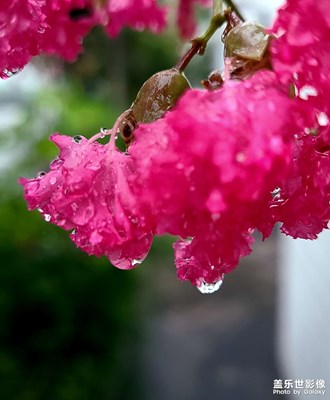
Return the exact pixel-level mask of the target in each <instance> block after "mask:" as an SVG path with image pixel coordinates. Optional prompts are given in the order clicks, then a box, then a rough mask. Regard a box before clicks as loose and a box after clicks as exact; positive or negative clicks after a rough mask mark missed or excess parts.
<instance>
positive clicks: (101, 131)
mask: <svg viewBox="0 0 330 400" xmlns="http://www.w3.org/2000/svg"><path fill="white" fill-rule="evenodd" d="M107 132H108V129H107V128H100V133H101V139H103V138H104V137H105V135H106V134H107Z"/></svg>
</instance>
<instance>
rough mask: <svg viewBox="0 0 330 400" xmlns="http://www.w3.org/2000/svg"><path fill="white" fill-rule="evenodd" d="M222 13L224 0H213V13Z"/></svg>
mask: <svg viewBox="0 0 330 400" xmlns="http://www.w3.org/2000/svg"><path fill="white" fill-rule="evenodd" d="M217 14H222V0H213V15H217Z"/></svg>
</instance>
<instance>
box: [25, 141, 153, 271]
mask: <svg viewBox="0 0 330 400" xmlns="http://www.w3.org/2000/svg"><path fill="white" fill-rule="evenodd" d="M51 141H52V142H54V143H55V144H56V145H57V146H58V148H59V149H60V153H59V157H58V158H57V159H55V160H54V161H53V162H52V163H51V164H50V171H49V172H48V173H47V174H45V173H41V174H39V176H37V177H36V178H34V179H29V180H28V179H25V178H21V179H20V183H21V184H22V185H23V186H24V190H25V199H26V201H27V203H28V206H29V209H30V210H32V209H35V208H38V209H39V211H40V213H41V214H42V215H43V216H44V218H45V220H46V221H48V222H51V223H53V224H55V225H58V226H60V227H62V228H63V229H65V230H71V231H72V233H71V235H70V237H71V239H72V241H73V242H74V243H75V244H76V246H77V247H80V248H81V249H82V250H84V251H85V252H87V253H88V254H92V255H96V256H100V255H106V256H107V257H108V258H109V260H110V261H111V263H112V264H113V265H115V266H117V267H118V268H121V269H130V268H133V267H134V266H135V265H137V264H138V263H140V262H141V261H142V260H143V259H144V258H145V256H146V255H147V253H148V251H149V248H150V245H151V241H152V229H151V225H150V224H149V221H148V219H147V215H145V216H141V215H139V214H137V213H136V212H135V210H137V207H136V202H137V201H138V198H137V197H135V196H133V195H132V189H131V186H132V185H134V180H135V173H134V166H133V163H132V160H131V159H130V157H128V156H127V155H125V154H124V153H121V152H120V151H118V150H116V149H115V148H109V146H104V145H102V144H99V143H97V142H90V141H88V140H87V139H86V138H84V137H81V136H75V138H72V137H69V136H64V135H59V134H54V135H52V136H51ZM135 195H138V189H137V188H136V187H135Z"/></svg>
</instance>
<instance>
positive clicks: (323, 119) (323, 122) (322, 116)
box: [317, 112, 329, 126]
mask: <svg viewBox="0 0 330 400" xmlns="http://www.w3.org/2000/svg"><path fill="white" fill-rule="evenodd" d="M317 120H318V123H319V125H320V126H327V125H328V124H329V118H328V116H327V114H326V113H325V112H320V113H318V115H317Z"/></svg>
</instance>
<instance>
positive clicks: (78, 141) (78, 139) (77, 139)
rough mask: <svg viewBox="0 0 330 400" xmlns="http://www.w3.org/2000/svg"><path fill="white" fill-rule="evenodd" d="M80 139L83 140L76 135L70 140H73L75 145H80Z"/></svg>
mask: <svg viewBox="0 0 330 400" xmlns="http://www.w3.org/2000/svg"><path fill="white" fill-rule="evenodd" d="M82 139H83V137H82V136H80V135H76V136H74V137H73V138H72V140H73V141H74V142H75V143H80V142H81V141H82Z"/></svg>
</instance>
